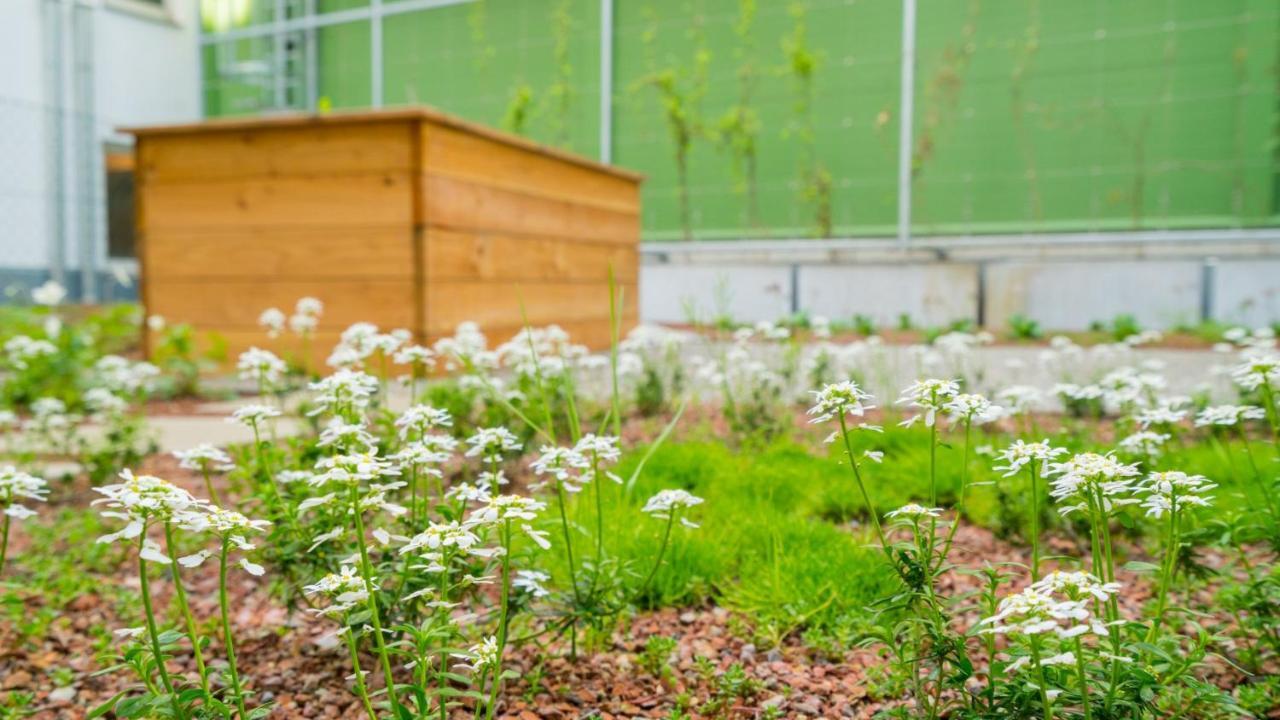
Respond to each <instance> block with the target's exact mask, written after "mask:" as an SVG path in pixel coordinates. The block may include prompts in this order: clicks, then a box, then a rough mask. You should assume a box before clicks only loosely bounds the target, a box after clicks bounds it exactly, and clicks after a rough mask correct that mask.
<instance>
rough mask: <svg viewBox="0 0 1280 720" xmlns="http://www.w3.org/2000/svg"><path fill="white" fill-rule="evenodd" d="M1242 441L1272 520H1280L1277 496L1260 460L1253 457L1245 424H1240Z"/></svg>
mask: <svg viewBox="0 0 1280 720" xmlns="http://www.w3.org/2000/svg"><path fill="white" fill-rule="evenodd" d="M1238 427H1239V428H1240V441H1241V442H1242V443H1243V444H1244V456H1245V457H1246V458H1247V459H1248V460H1249V468H1250V469H1251V470H1253V479H1254V482H1256V483H1258V489H1259V490H1261V491H1262V499H1263V500H1264V501H1265V502H1266V503H1267V511H1268V512H1270V513H1271V519H1272V521H1275V520H1280V514H1278V513H1277V512H1276V501H1275V497H1274V496H1273V495H1272V494H1271V486H1270V485H1269V484H1268V483H1267V479H1266V478H1264V477H1263V476H1262V471H1261V470H1259V469H1258V461H1257V460H1255V459H1254V457H1253V447H1252V446H1251V445H1250V444H1249V434H1248V433H1247V432H1245V429H1244V425H1243V424H1239V425H1238Z"/></svg>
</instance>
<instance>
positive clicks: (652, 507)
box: [640, 489, 704, 528]
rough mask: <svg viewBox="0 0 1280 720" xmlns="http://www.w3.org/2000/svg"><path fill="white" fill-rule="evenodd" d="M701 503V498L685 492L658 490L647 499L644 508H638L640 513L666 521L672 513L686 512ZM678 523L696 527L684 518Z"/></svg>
mask: <svg viewBox="0 0 1280 720" xmlns="http://www.w3.org/2000/svg"><path fill="white" fill-rule="evenodd" d="M703 502H704V501H703V499H702V498H700V497H698V496H697V495H693V494H692V493H690V492H688V491H686V490H679V489H677V490H660V491H658V493H657V494H656V495H654V496H653V497H651V498H649V500H648V502H646V503H645V504H644V507H642V508H640V512H643V513H646V514H647V515H649V516H650V517H655V518H658V519H659V520H667V519H669V518H670V517H671V515H672V514H673V513H677V514H678V513H679V512H680V511H681V510H688V509H689V508H692V507H695V506H697V505H701V504H702V503H703ZM680 522H681V523H682V524H683V525H685V526H686V527H693V528H696V527H698V526H697V525H695V524H694V523H692V522H690V521H689V520H688V519H686V518H680Z"/></svg>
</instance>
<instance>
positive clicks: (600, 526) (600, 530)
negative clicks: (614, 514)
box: [588, 456, 604, 597]
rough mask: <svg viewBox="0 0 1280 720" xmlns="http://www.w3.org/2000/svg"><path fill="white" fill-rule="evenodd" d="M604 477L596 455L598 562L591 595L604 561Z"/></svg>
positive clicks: (593, 470) (594, 489)
mask: <svg viewBox="0 0 1280 720" xmlns="http://www.w3.org/2000/svg"><path fill="white" fill-rule="evenodd" d="M603 480H604V478H603V477H602V476H601V475H600V458H599V456H594V457H592V459H591V484H592V486H593V487H592V488H591V491H592V492H593V493H595V496H596V563H595V571H594V572H592V573H591V590H590V592H589V593H588V595H589V596H591V597H595V594H596V582H597V581H598V580H599V578H600V564H601V563H602V562H604V504H603V501H602V500H601V497H600V496H601V493H602V492H603V491H602V490H601V489H600V485H601V484H603Z"/></svg>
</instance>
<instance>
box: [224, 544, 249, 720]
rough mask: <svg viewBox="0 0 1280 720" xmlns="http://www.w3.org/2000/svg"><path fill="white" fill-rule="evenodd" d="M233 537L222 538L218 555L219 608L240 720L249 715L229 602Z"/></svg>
mask: <svg viewBox="0 0 1280 720" xmlns="http://www.w3.org/2000/svg"><path fill="white" fill-rule="evenodd" d="M230 545H231V539H230V538H229V537H224V538H222V552H221V554H220V555H219V556H218V610H219V612H220V613H221V615H222V642H223V644H224V645H226V646H227V674H228V675H229V676H230V678H231V691H232V692H233V693H235V696H236V707H237V708H238V709H239V710H240V720H245V719H246V718H248V717H249V714H248V711H246V710H245V707H244V690H243V689H242V688H241V685H240V672H239V671H238V670H237V669H236V645H235V640H234V639H233V638H232V632H231V614H230V612H229V609H228V608H229V603H228V602H227V553H228V552H229V551H230V549H231V547H230Z"/></svg>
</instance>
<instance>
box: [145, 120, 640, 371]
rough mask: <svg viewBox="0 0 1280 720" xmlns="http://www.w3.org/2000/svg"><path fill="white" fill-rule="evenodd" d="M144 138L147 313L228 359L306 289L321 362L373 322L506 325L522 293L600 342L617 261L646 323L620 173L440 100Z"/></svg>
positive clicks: (626, 178) (516, 315) (517, 315)
mask: <svg viewBox="0 0 1280 720" xmlns="http://www.w3.org/2000/svg"><path fill="white" fill-rule="evenodd" d="M137 152H138V168H137V188H138V192H137V209H136V212H137V218H138V223H139V243H140V247H141V252H140V263H141V266H142V268H143V278H142V283H141V294H142V297H143V299H144V302H145V304H146V307H147V311H148V313H152V314H159V315H162V316H164V317H166V318H167V319H168V320H169V321H171V322H188V323H191V324H192V325H194V326H196V327H197V329H201V330H208V331H211V332H216V333H218V334H220V335H222V336H224V337H225V338H226V339H227V342H228V345H229V348H228V349H229V352H230V353H231V354H232V355H233V356H234V355H235V354H238V353H239V352H241V351H243V350H244V349H246V348H248V347H250V346H253V345H257V346H260V347H272V345H271V344H264V343H268V340H267V338H266V337H265V334H264V333H263V332H262V330H261V329H260V328H259V327H258V325H257V321H258V317H259V316H260V314H261V313H262V311H263V310H264V309H266V308H268V307H279V308H281V309H282V310H284V311H285V312H288V311H289V310H290V309H291V308H292V307H293V305H294V303H295V302H296V301H297V299H298V298H300V297H303V296H314V297H317V298H319V299H320V300H322V301H323V302H324V303H325V306H326V307H325V314H324V317H323V318H322V321H321V329H320V332H319V334H318V336H317V338H316V340H315V343H314V345H315V347H313V348H312V353H313V358H312V359H313V360H314V361H319V360H322V359H323V358H324V357H327V355H328V352H329V350H330V348H331V346H332V344H333V343H334V342H336V340H337V337H338V333H339V332H340V331H341V330H342V329H343V328H345V327H347V326H348V325H350V324H352V323H354V322H360V321H368V322H373V323H375V324H377V325H379V326H380V327H382V328H383V329H392V328H397V327H403V328H407V329H409V330H411V331H413V332H414V333H415V335H416V336H418V337H423V336H426V335H428V334H430V335H431V336H433V337H439V336H442V335H447V334H450V333H451V332H452V331H453V329H454V328H455V327H456V326H457V324H458V323H459V322H462V321H476V322H479V323H480V324H481V325H482V326H483V327H485V328H486V329H493V330H494V332H495V335H494V337H495V341H501V340H505V339H506V338H507V337H509V336H510V335H512V334H514V333H516V332H517V331H518V330H519V329H520V328H521V327H522V325H523V322H524V320H523V319H522V312H521V305H522V303H523V307H524V311H525V313H526V315H527V319H528V322H529V323H531V324H533V325H547V324H551V323H555V324H559V325H561V326H562V327H565V328H566V329H567V330H569V331H570V332H571V333H572V334H573V335H574V336H575V339H578V340H579V341H581V342H585V343H586V344H588V345H589V346H591V347H593V348H596V349H600V348H604V347H607V346H608V341H609V296H608V284H607V279H608V277H609V269H610V268H612V269H613V272H614V274H615V276H616V278H617V282H618V284H619V285H620V286H621V287H622V288H623V292H624V293H625V295H626V297H627V308H626V312H625V314H624V332H625V330H626V329H629V328H630V327H632V326H634V324H635V320H636V314H635V312H634V310H633V309H632V307H634V302H633V301H634V300H635V299H636V298H637V293H636V283H637V273H638V261H637V245H638V242H639V234H640V219H639V218H640V215H639V192H638V182H639V179H638V177H637V176H635V175H633V174H630V173H627V172H625V171H617V170H616V169H612V168H606V167H603V166H600V165H599V164H597V163H594V162H592V161H589V160H585V159H582V158H576V157H575V156H570V155H568V154H565V153H561V152H559V151H554V150H551V149H547V148H541V147H539V146H536V145H533V144H531V143H528V142H527V141H524V140H521V139H518V138H515V139H513V138H510V137H506V136H503V135H502V134H501V133H497V132H495V131H492V130H488V129H483V128H477V127H475V126H472V125H470V124H467V123H465V122H461V121H456V119H453V118H449V117H448V116H442V115H438V114H434V113H431V112H390V113H381V114H379V113H374V114H362V115H359V116H350V117H347V118H345V119H338V118H332V117H323V118H303V119H297V120H296V121H295V122H286V121H283V120H280V119H278V118H272V119H269V120H263V121H255V122H226V123H212V124H210V125H208V126H182V127H172V128H167V129H158V130H155V131H143V132H141V133H140V135H139V144H138V146H137ZM579 336H580V337H579ZM276 342H277V343H280V342H287V341H286V340H285V339H281V340H280V341H276ZM282 354H287V352H283V351H282ZM232 359H234V357H233V358H232Z"/></svg>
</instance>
